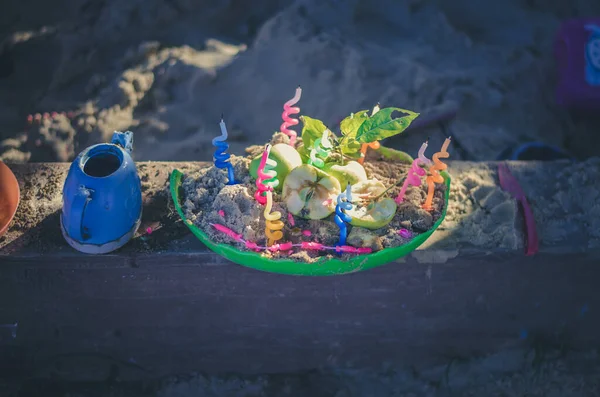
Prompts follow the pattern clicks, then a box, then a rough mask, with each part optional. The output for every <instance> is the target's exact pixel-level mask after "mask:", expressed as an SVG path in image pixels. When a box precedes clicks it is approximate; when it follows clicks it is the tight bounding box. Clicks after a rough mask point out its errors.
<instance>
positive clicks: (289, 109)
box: [279, 87, 302, 146]
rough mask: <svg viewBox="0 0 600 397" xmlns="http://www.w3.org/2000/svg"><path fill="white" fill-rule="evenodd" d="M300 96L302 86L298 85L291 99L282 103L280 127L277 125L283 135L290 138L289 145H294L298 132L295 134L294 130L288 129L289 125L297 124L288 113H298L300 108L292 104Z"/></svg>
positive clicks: (296, 101)
mask: <svg viewBox="0 0 600 397" xmlns="http://www.w3.org/2000/svg"><path fill="white" fill-rule="evenodd" d="M301 96H302V88H300V87H298V88H296V94H295V95H294V97H293V98H292V99H290V100H289V101H287V102H286V103H285V104H284V105H283V113H282V114H281V118H282V119H283V123H282V124H281V127H279V129H280V131H281V132H283V133H284V134H285V135H287V136H288V137H289V138H290V146H296V137H297V136H298V134H296V131H294V130H290V129H289V127H292V126H295V125H297V124H298V120H297V119H293V118H291V117H290V114H298V113H300V108H299V107H293V106H294V105H295V104H296V103H298V101H299V100H300V97H301Z"/></svg>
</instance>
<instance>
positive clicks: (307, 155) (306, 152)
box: [296, 142, 310, 164]
mask: <svg viewBox="0 0 600 397" xmlns="http://www.w3.org/2000/svg"><path fill="white" fill-rule="evenodd" d="M296 151H297V152H298V154H300V158H301V159H302V163H303V164H307V163H308V159H309V158H310V151H309V150H306V147H305V146H304V142H300V143H298V145H297V146H296Z"/></svg>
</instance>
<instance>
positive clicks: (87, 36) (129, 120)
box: [0, 0, 600, 162]
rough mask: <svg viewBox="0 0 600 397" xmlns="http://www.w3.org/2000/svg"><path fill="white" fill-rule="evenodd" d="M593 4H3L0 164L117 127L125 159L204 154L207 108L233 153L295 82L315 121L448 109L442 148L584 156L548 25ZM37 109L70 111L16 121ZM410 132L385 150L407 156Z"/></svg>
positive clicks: (266, 126) (476, 156)
mask: <svg viewBox="0 0 600 397" xmlns="http://www.w3.org/2000/svg"><path fill="white" fill-rule="evenodd" d="M32 9H36V12H35V13H32V12H30V11H31V10H32ZM59 10H60V11H59ZM599 13H600V3H595V2H590V1H585V0H574V1H570V2H568V4H567V3H563V2H559V1H551V2H532V1H524V0H511V1H508V2H504V3H497V4H496V3H494V4H488V3H485V4H484V3H482V2H477V1H474V0H459V1H454V2H452V4H450V3H447V2H440V1H433V0H431V1H426V0H411V1H406V2H395V1H392V0H383V1H380V2H378V3H377V6H376V7H373V6H372V5H370V2H368V1H366V0H336V1H334V0H329V1H321V0H302V1H295V2H288V1H283V0H257V1H254V2H253V3H252V7H250V8H249V7H247V5H246V3H245V2H244V1H240V0H229V1H217V0H204V1H197V2H190V1H184V0H175V1H169V2H159V1H154V0H151V1H141V0H137V1H130V2H126V3H123V2H121V1H117V0H108V1H104V2H102V4H101V5H94V4H93V3H92V2H84V3H81V2H79V1H75V0H62V1H60V2H58V3H53V4H52V6H50V5H47V4H46V3H43V2H40V1H25V2H18V3H15V5H14V7H8V9H5V10H3V12H2V16H0V38H2V37H5V36H6V38H5V39H4V40H2V41H1V42H0V159H3V160H5V161H18V162H22V161H70V160H72V159H73V158H74V156H75V155H76V154H77V153H78V152H79V151H81V150H82V149H83V148H85V147H86V146H88V145H90V144H93V143H98V142H105V141H107V140H109V139H110V135H111V134H112V131H113V130H126V129H130V130H132V131H134V132H135V140H136V141H135V142H136V144H135V151H134V158H135V159H136V160H210V158H211V156H212V148H211V145H210V143H209V142H210V139H211V138H212V137H213V136H215V135H218V133H219V130H218V121H219V117H220V115H221V113H225V115H226V121H227V123H228V127H229V130H230V143H231V145H232V153H235V154H242V153H243V148H245V147H246V146H248V145H250V144H253V143H254V144H258V143H261V142H264V141H266V140H267V139H268V137H269V136H270V135H271V134H272V133H273V131H275V130H277V129H278V127H279V124H280V123H281V121H280V118H279V116H280V114H281V106H282V104H283V102H284V101H285V100H287V99H288V98H290V97H291V96H292V95H293V92H294V89H295V87H296V86H297V85H298V84H301V85H302V87H303V89H304V91H303V97H302V100H301V102H300V106H301V108H302V111H303V113H304V114H310V115H314V116H315V117H317V118H321V119H323V120H324V121H325V122H326V123H327V124H329V125H333V124H335V123H336V122H337V121H338V120H340V119H341V118H343V117H344V116H346V115H348V114H349V113H350V112H352V111H356V110H359V109H367V108H371V107H372V106H373V105H374V104H375V103H376V102H378V101H379V102H381V103H382V104H383V105H384V106H400V107H405V108H408V109H411V110H415V111H419V112H422V114H424V115H426V114H427V112H428V110H429V109H431V108H433V107H436V106H445V105H448V104H456V105H457V106H459V107H460V112H459V116H458V118H457V119H456V122H455V123H454V124H453V126H452V134H453V138H454V144H453V145H454V148H453V150H452V158H453V159H463V160H476V161H479V160H491V159H494V158H495V157H496V156H497V155H498V154H499V153H500V152H501V151H502V150H504V149H505V148H506V147H507V146H511V145H514V144H517V143H521V142H525V141H529V140H540V141H545V142H548V143H552V144H556V145H558V146H562V147H567V148H569V149H571V150H572V151H573V152H574V153H575V154H576V155H578V156H580V157H586V156H589V155H595V154H596V153H595V149H594V148H595V147H597V145H596V144H593V143H597V142H598V140H599V137H598V135H597V133H595V130H594V129H593V126H594V124H593V123H591V122H587V121H586V120H585V119H573V118H572V117H571V116H569V115H568V114H566V113H565V112H564V111H562V110H561V109H558V108H557V107H556V106H555V104H554V83H555V80H556V76H555V70H554V60H553V58H552V41H553V38H554V35H555V32H556V29H557V27H558V24H559V22H560V20H562V19H564V18H566V17H570V16H577V15H594V14H599ZM52 111H57V112H61V111H65V112H68V111H70V112H72V115H71V116H72V117H70V118H69V117H66V116H64V117H63V116H59V117H58V118H57V119H56V120H54V121H51V120H45V121H43V122H42V123H41V124H39V125H37V124H35V125H30V126H28V125H27V123H26V117H27V115H28V114H34V113H36V112H39V113H44V112H52ZM424 134H425V133H406V134H405V135H404V136H400V137H397V138H393V139H391V141H392V142H390V143H388V145H389V146H393V147H399V148H402V149H404V150H406V151H407V152H410V153H413V152H416V150H417V149H418V146H419V145H420V143H421V142H422V141H423V140H424V138H425V136H424ZM426 134H427V135H431V136H432V140H431V143H432V145H433V146H437V145H440V144H441V141H442V140H443V137H442V136H441V132H440V131H439V130H432V131H429V132H427V133H426Z"/></svg>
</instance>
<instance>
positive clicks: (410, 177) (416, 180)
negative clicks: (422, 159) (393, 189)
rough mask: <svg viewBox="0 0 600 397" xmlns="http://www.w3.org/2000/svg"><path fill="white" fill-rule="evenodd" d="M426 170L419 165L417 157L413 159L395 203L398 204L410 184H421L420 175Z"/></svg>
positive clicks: (424, 173)
mask: <svg viewBox="0 0 600 397" xmlns="http://www.w3.org/2000/svg"><path fill="white" fill-rule="evenodd" d="M426 174H427V171H425V170H424V169H423V168H421V167H419V159H418V158H417V159H415V160H414V161H413V162H412V165H411V166H410V169H409V170H408V174H407V175H406V179H405V180H404V184H403V185H402V188H401V189H400V193H398V195H397V196H396V199H395V201H396V204H400V203H401V202H402V201H403V200H404V195H405V194H406V189H408V187H409V186H410V185H412V186H420V185H421V177H423V176H425V175H426Z"/></svg>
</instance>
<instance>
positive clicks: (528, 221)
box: [498, 163, 539, 255]
mask: <svg viewBox="0 0 600 397" xmlns="http://www.w3.org/2000/svg"><path fill="white" fill-rule="evenodd" d="M498 179H500V186H501V187H502V189H503V190H504V191H506V192H508V193H510V195H511V196H513V197H514V198H515V199H516V200H517V201H518V202H519V204H521V208H522V209H523V217H524V218H525V238H526V239H527V243H526V244H525V255H533V254H535V253H536V252H538V249H539V242H538V236H537V230H536V228H535V218H534V217H533V211H531V207H530V206H529V202H528V201H527V197H525V192H524V191H523V189H522V188H521V185H519V181H517V178H515V177H514V176H513V174H511V172H510V170H509V169H508V166H507V165H506V164H505V163H500V164H498Z"/></svg>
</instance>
